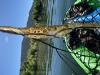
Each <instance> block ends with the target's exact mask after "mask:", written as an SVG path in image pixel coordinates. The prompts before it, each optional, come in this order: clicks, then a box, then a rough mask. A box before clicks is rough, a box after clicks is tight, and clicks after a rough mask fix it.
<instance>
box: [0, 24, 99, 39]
mask: <svg viewBox="0 0 100 75" xmlns="http://www.w3.org/2000/svg"><path fill="white" fill-rule="evenodd" d="M83 27H84V28H100V25H99V24H88V23H86V24H82V23H77V24H65V25H59V26H58V25H57V26H35V27H30V28H14V27H6V26H5V27H4V26H0V31H2V32H7V33H11V34H18V35H23V36H26V37H29V38H35V39H40V38H49V37H56V38H58V37H63V36H66V35H68V33H69V32H70V31H72V29H74V28H83Z"/></svg>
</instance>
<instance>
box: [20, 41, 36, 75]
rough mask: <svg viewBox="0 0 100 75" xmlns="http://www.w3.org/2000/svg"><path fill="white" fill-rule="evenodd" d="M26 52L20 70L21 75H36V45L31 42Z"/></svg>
mask: <svg viewBox="0 0 100 75" xmlns="http://www.w3.org/2000/svg"><path fill="white" fill-rule="evenodd" d="M31 41H32V42H31V43H30V48H29V50H28V55H27V60H26V61H24V63H23V65H22V66H21V69H20V74H21V75H36V71H37V54H36V53H37V50H36V48H37V43H36V42H34V41H33V40H31Z"/></svg>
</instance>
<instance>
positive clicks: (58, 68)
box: [46, 0, 85, 75]
mask: <svg viewBox="0 0 100 75" xmlns="http://www.w3.org/2000/svg"><path fill="white" fill-rule="evenodd" d="M73 3H74V0H48V14H49V18H48V24H49V25H59V24H62V22H63V18H64V14H65V12H66V11H67V9H68V8H69V7H70V6H71V4H73ZM52 42H53V45H54V46H55V47H57V48H60V49H66V48H65V44H64V41H63V39H62V38H61V39H58V38H54V39H52ZM59 54H60V55H61V54H62V55H64V56H63V57H62V58H63V59H64V61H63V60H62V59H61V57H60V56H59ZM59 54H58V53H57V50H56V49H52V59H51V57H50V54H49V53H48V61H47V65H46V66H47V68H46V70H47V71H46V75H80V74H81V75H85V73H84V71H83V70H82V69H81V68H80V67H79V66H78V65H77V63H75V61H74V60H73V59H72V57H71V55H70V54H69V53H65V52H62V51H59ZM62 55H61V56H62ZM50 59H51V62H50V61H49V60H50ZM49 63H50V64H51V65H50V64H49Z"/></svg>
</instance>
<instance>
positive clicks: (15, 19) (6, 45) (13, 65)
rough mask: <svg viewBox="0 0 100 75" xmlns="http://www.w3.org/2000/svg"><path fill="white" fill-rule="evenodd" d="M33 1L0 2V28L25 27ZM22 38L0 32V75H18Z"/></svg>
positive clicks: (14, 0) (13, 0) (9, 0)
mask: <svg viewBox="0 0 100 75" xmlns="http://www.w3.org/2000/svg"><path fill="white" fill-rule="evenodd" d="M32 3H33V0H0V26H12V27H25V26H26V24H27V20H28V16H29V10H30V8H31V6H32ZM22 39H23V37H22V36H19V35H13V34H7V33H3V32H0V75H19V70H20V63H21V61H20V60H21V43H22Z"/></svg>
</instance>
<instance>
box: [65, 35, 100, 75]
mask: <svg viewBox="0 0 100 75" xmlns="http://www.w3.org/2000/svg"><path fill="white" fill-rule="evenodd" d="M64 40H65V44H66V48H67V50H68V51H69V52H70V53H71V55H72V57H73V58H74V60H75V61H76V62H77V63H78V65H79V66H80V67H81V68H82V69H83V70H84V71H85V72H86V73H87V75H96V74H94V73H97V72H100V60H99V59H100V54H95V53H93V52H91V51H89V50H88V49H87V48H86V47H84V46H82V45H81V46H80V47H78V48H76V49H74V50H71V49H70V48H69V46H68V38H66V37H64Z"/></svg>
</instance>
